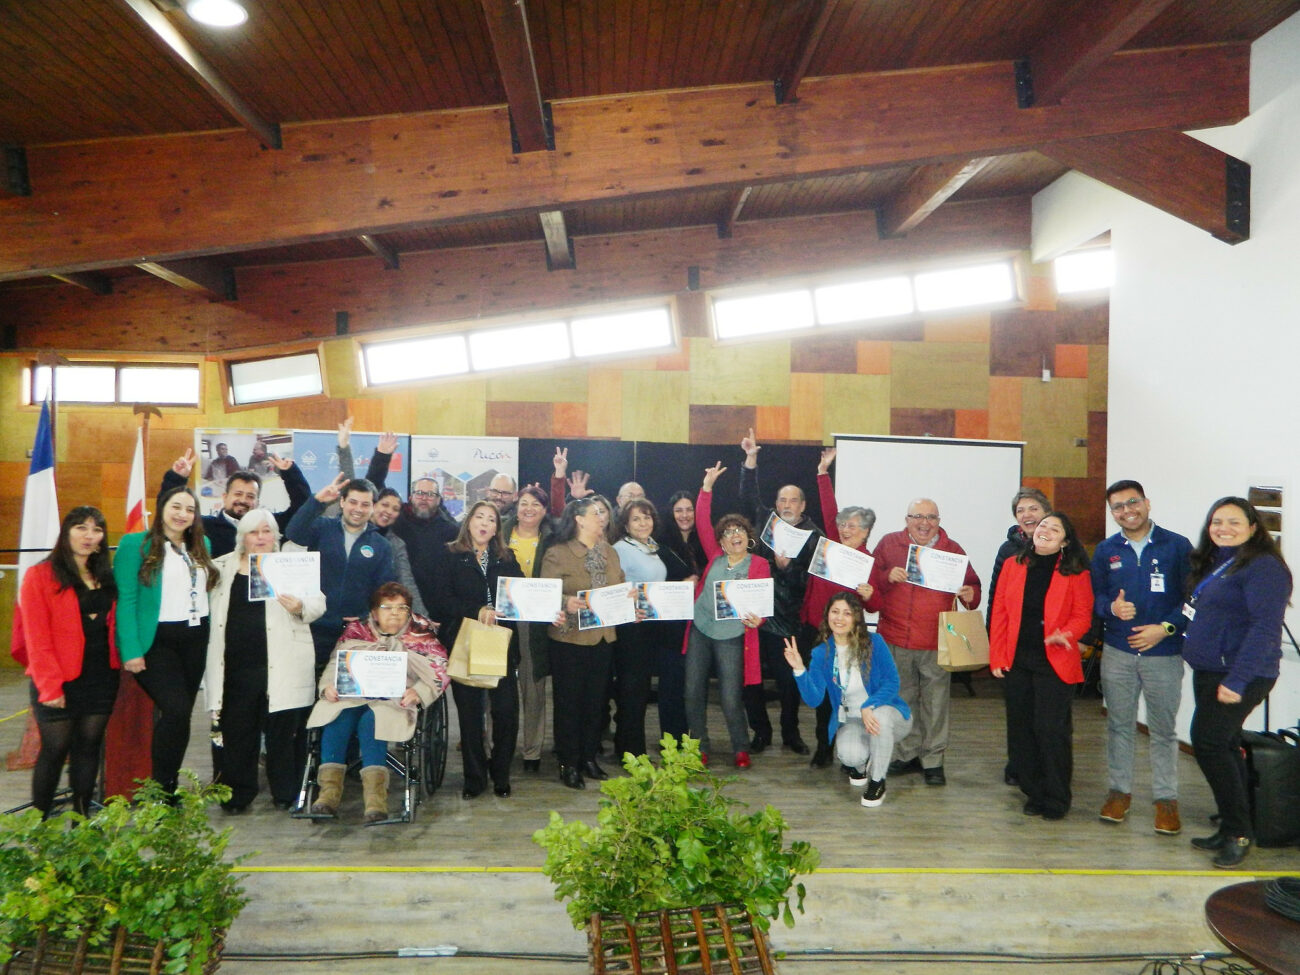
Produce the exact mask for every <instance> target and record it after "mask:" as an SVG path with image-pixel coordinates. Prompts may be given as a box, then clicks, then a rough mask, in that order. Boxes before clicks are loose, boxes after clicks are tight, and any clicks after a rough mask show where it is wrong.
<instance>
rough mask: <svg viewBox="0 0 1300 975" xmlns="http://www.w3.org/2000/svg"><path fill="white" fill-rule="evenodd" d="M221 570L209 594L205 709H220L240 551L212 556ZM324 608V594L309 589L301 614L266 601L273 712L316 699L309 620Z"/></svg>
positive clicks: (268, 677)
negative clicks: (209, 614)
mask: <svg viewBox="0 0 1300 975" xmlns="http://www.w3.org/2000/svg"><path fill="white" fill-rule="evenodd" d="M213 561H214V562H216V565H217V569H218V570H219V572H220V575H219V576H218V579H217V585H216V587H215V588H214V589H213V590H212V592H211V593H209V594H208V605H209V607H210V612H211V623H210V626H211V631H210V635H209V637H208V663H207V670H206V671H205V672H204V676H203V683H204V685H205V686H206V688H207V698H208V710H209V711H220V710H221V695H222V692H223V690H224V687H225V680H226V653H225V651H226V614H227V612H228V611H229V609H230V587H231V586H232V585H233V584H234V580H235V576H236V575H237V574H238V573H239V553H238V552H231V553H230V554H229V555H223V556H221V557H220V558H218V559H214V560H213ZM324 612H325V594H324V593H320V592H317V593H313V594H312V595H310V596H307V597H306V598H304V599H303V601H302V616H301V617H298V616H291V615H290V614H289V611H288V610H286V609H285V608H284V607H283V606H281V605H280V604H279V602H278V601H276V600H274V599H268V600H267V601H266V694H267V707H268V709H269V710H271V711H284V710H287V709H289V708H305V707H308V706H309V705H310V704H312V702H314V701H315V700H316V647H315V644H313V643H312V639H311V628H310V627H309V626H308V625H307V624H309V623H310V622H311V621H312V620H314V619H316V618H317V617H319V616H320V615H321V614H323V613H324Z"/></svg>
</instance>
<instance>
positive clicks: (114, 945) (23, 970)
mask: <svg viewBox="0 0 1300 975" xmlns="http://www.w3.org/2000/svg"><path fill="white" fill-rule="evenodd" d="M88 937H89V936H88V935H82V937H81V938H80V940H78V941H62V940H59V939H57V938H50V937H47V936H46V934H45V931H44V929H42V931H41V933H40V936H39V937H38V938H37V939H36V944H34V945H31V946H26V945H14V946H12V947H13V949H14V957H13V958H11V959H10V960H9V961H8V962H6V963H5V964H4V965H0V975H29V973H30V975H36V973H40V975H160V973H161V972H162V970H163V966H164V965H165V964H166V963H167V942H165V941H162V940H159V941H144V940H141V939H140V938H138V937H134V936H132V935H131V934H129V933H128V932H127V931H126V929H125V928H118V929H117V933H116V934H115V935H114V937H113V940H112V941H110V942H109V943H108V944H106V945H97V946H95V947H93V948H92V947H90V946H88V945H87V944H86V941H87V938H88ZM224 945H225V933H224V932H222V934H221V935H219V936H218V937H217V940H216V943H215V944H214V945H213V946H212V954H211V956H210V957H209V958H208V960H207V961H206V963H205V964H204V965H203V972H204V975H211V973H212V972H215V971H216V970H217V969H218V968H219V967H220V965H221V951H222V948H223V947H224Z"/></svg>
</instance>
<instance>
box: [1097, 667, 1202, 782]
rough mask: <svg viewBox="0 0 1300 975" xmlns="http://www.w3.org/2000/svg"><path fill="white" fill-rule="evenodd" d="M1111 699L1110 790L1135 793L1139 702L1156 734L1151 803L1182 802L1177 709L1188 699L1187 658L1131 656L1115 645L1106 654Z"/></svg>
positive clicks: (1104, 682)
mask: <svg viewBox="0 0 1300 975" xmlns="http://www.w3.org/2000/svg"><path fill="white" fill-rule="evenodd" d="M1101 688H1102V692H1103V694H1104V695H1105V698H1106V778H1107V786H1106V787H1107V788H1108V789H1114V790H1115V791H1116V792H1124V793H1130V792H1132V791H1133V747H1134V741H1135V739H1136V737H1137V716H1138V697H1139V696H1141V697H1144V698H1145V699H1146V705H1147V713H1146V719H1147V730H1148V731H1149V732H1150V733H1151V742H1150V749H1149V750H1150V753H1151V798H1152V799H1177V798H1178V728H1177V719H1178V705H1179V702H1180V701H1181V700H1182V697H1183V658H1182V657H1180V656H1177V655H1175V656H1159V657H1153V656H1151V654H1150V653H1129V652H1128V651H1125V650H1120V649H1118V648H1117V647H1113V646H1111V645H1110V644H1106V648H1105V649H1104V650H1103V651H1102V654H1101Z"/></svg>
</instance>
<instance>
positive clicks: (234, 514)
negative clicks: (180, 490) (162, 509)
mask: <svg viewBox="0 0 1300 975" xmlns="http://www.w3.org/2000/svg"><path fill="white" fill-rule="evenodd" d="M267 456H268V458H269V460H270V463H272V464H273V465H274V466H275V467H276V468H278V469H279V471H280V480H281V481H283V482H284V489H285V491H286V492H287V493H288V495H289V507H287V508H285V509H284V510H283V511H276V512H274V515H275V521H276V524H277V525H279V526H280V532H281V534H283V533H284V530H285V526H286V525H288V524H289V521H290V519H292V518H293V516H294V514H295V513H296V512H297V511H298V509H299V508H301V507H302V504H303V502H304V501H306V500H307V499H308V498H310V497H311V487H310V486H309V485H308V484H307V478H306V477H305V476H303V473H302V470H301V469H299V467H298V465H297V464H295V463H294V462H293V461H291V460H284V459H282V458H280V457H277V456H276V455H275V454H268V455H267ZM192 470H194V451H193V450H192V449H190V448H186V450H185V453H184V455H183V456H181V457H177V458H176V460H175V461H174V462H173V463H172V469H171V470H169V471H167V472H166V473H165V474H163V480H162V488H161V490H160V491H159V492H158V493H159V495H160V496H161V495H163V494H166V493H167V492H168V491H170V490H171V489H172V488H175V487H184V486H185V484H186V483H187V482H188V481H189V479H190V471H192ZM261 491H262V479H261V478H260V477H259V476H258V475H256V474H254V473H253V472H252V471H238V470H237V471H235V472H234V473H233V474H231V475H230V479H229V480H227V481H226V493H225V494H223V495H222V496H221V507H220V508H218V509H217V510H216V511H215V512H214V513H212V514H210V515H204V516H203V534H204V535H206V536H207V538H208V544H209V546H210V547H211V549H212V557H213V558H214V559H215V558H216V557H217V556H219V555H226V554H228V553H230V552H233V551H234V550H235V529H236V528H237V527H238V525H239V519H240V518H242V517H244V515H246V514H248V513H249V512H250V511H252V510H253V509H254V508H256V507H257V502H258V498H259V497H260V496H261Z"/></svg>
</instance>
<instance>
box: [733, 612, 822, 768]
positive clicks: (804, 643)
mask: <svg viewBox="0 0 1300 975" xmlns="http://www.w3.org/2000/svg"><path fill="white" fill-rule="evenodd" d="M797 639H798V641H799V655H800V656H801V657H803V661H804V665H805V666H807V664H808V661H809V660H810V659H811V656H812V648H813V646H814V644H815V642H816V635H815V632H814V631H813V630H812V628H811V627H807V626H801V627H800V629H799V634H798V636H797ZM758 654H759V660H760V662H761V663H762V668H763V676H764V677H772V678H773V679H774V680H775V681H776V691H777V697H778V699H779V700H780V702H781V740H782V741H786V742H792V741H794V740H795V739H797V738H799V737H800V735H799V706H800V704H801V703H802V701H801V699H800V697H799V687H798V685H797V684H795V682H794V671H793V670H791V669H790V665H789V663H787V662H786V659H785V637H781V636H777V635H776V634H774V633H768V632H767V631H766V630H759V631H758ZM744 700H745V717H746V719H747V720H748V721H749V728H750V730H751V731H753V732H754V734H755V735H762V736H763V737H764V738H766V739H768V740H769V741H771V740H772V721H771V719H770V718H768V716H767V697H766V694H765V692H764V690H763V685H762V684H747V685H746V686H745V691H744ZM830 718H831V705H830V700H829V699H824V700H823V701H822V703H821V704H819V705H818V706H817V744H818V745H828V744H829V742H828V741H827V738H826V729H827V727H828V726H829V725H830Z"/></svg>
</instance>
